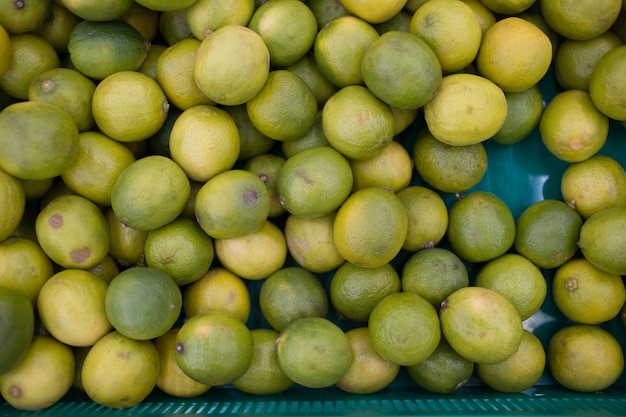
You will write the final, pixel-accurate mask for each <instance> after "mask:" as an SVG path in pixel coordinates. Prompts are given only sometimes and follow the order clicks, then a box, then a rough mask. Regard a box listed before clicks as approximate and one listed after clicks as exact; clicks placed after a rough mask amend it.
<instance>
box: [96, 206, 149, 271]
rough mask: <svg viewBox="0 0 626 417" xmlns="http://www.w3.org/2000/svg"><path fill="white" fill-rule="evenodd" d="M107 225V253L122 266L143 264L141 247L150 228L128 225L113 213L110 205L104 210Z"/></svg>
mask: <svg viewBox="0 0 626 417" xmlns="http://www.w3.org/2000/svg"><path fill="white" fill-rule="evenodd" d="M104 216H105V217H106V219H107V223H108V225H109V236H110V244H109V254H110V255H111V256H112V257H113V259H115V261H116V262H117V263H119V264H120V266H122V267H127V266H130V265H139V264H141V265H145V259H144V256H143V249H144V246H145V243H146V239H147V238H148V233H150V230H142V229H137V228H135V227H132V226H129V225H127V224H126V223H124V222H123V221H121V220H120V218H119V217H118V216H117V215H116V214H115V212H114V211H113V209H112V208H111V207H109V208H107V209H106V210H105V212H104Z"/></svg>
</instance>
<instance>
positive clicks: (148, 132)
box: [92, 71, 169, 142]
mask: <svg viewBox="0 0 626 417" xmlns="http://www.w3.org/2000/svg"><path fill="white" fill-rule="evenodd" d="M168 110H169V103H168V102H167V98H166V97H165V93H163V90H162V89H161V87H160V86H159V84H158V83H157V82H156V81H155V80H153V79H152V78H150V77H149V76H147V75H145V74H142V73H140V72H136V71H119V72H116V73H115V74H111V75H109V76H108V77H106V78H105V79H104V80H102V81H100V83H99V84H98V86H97V87H96V90H95V91H94V93H93V101H92V112H93V118H94V120H95V121H96V125H97V126H98V128H99V129H100V130H101V131H102V133H104V134H105V135H107V136H109V137H111V138H113V139H115V140H118V141H120V142H138V141H141V140H144V139H148V138H149V137H150V136H152V135H154V134H155V133H156V132H158V131H159V129H160V128H161V127H163V124H164V123H165V119H166V117H167V112H168Z"/></svg>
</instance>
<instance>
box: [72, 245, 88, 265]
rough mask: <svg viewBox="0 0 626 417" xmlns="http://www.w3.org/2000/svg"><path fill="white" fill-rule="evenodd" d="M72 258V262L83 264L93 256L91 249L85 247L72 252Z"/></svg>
mask: <svg viewBox="0 0 626 417" xmlns="http://www.w3.org/2000/svg"><path fill="white" fill-rule="evenodd" d="M70 256H71V258H72V261H74V262H76V263H79V264H82V263H83V262H85V261H86V260H87V259H89V257H90V256H91V249H89V248H87V247H85V248H81V249H74V250H73V251H71V252H70Z"/></svg>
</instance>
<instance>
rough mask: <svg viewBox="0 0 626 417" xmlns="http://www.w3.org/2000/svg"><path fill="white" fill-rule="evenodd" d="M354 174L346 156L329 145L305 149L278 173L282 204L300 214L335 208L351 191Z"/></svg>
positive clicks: (306, 214)
mask: <svg viewBox="0 0 626 417" xmlns="http://www.w3.org/2000/svg"><path fill="white" fill-rule="evenodd" d="M352 184H353V174H352V170H351V168H350V164H349V163H348V161H347V160H346V158H345V157H344V156H343V155H342V154H340V153H339V152H338V151H337V150H335V149H333V148H331V147H328V146H317V147H312V148H308V149H305V150H303V151H300V152H298V153H296V154H295V155H293V156H292V157H291V158H288V159H287V160H286V161H285V163H284V164H283V166H282V167H281V168H280V170H279V171H278V173H277V175H276V193H277V195H278V199H279V201H280V203H281V205H282V206H283V207H284V208H285V210H286V211H287V212H289V213H290V214H293V215H296V216H299V217H308V218H313V217H319V216H323V215H326V214H328V213H330V212H332V211H335V210H336V209H337V208H339V206H340V205H341V204H342V203H343V202H344V201H345V199H346V198H347V197H348V195H350V192H351V190H352Z"/></svg>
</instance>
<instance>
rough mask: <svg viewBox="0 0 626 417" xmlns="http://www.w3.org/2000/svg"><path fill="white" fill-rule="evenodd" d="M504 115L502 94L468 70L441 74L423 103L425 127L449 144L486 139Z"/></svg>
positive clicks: (491, 84)
mask: <svg viewBox="0 0 626 417" xmlns="http://www.w3.org/2000/svg"><path fill="white" fill-rule="evenodd" d="M456 1H459V2H460V0H456ZM506 114H507V102H506V96H505V95H504V92H503V91H502V90H501V89H500V87H498V86H497V85H496V84H494V83H493V82H492V81H490V80H488V79H487V78H484V77H481V76H480V75H476V74H469V73H457V74H450V75H446V76H445V77H443V79H442V81H441V83H440V84H439V88H438V89H437V92H436V94H435V97H434V98H433V99H432V100H430V101H429V102H428V103H426V104H425V105H424V117H425V119H426V126H427V127H428V130H430V133H431V134H432V135H433V136H434V137H435V138H437V139H439V140H440V141H442V142H444V143H447V144H449V145H472V144H474V143H479V142H482V141H484V140H487V139H489V138H490V137H492V136H493V135H495V134H496V133H497V132H498V131H499V130H500V129H501V128H502V125H503V124H504V121H505V120H506Z"/></svg>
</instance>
